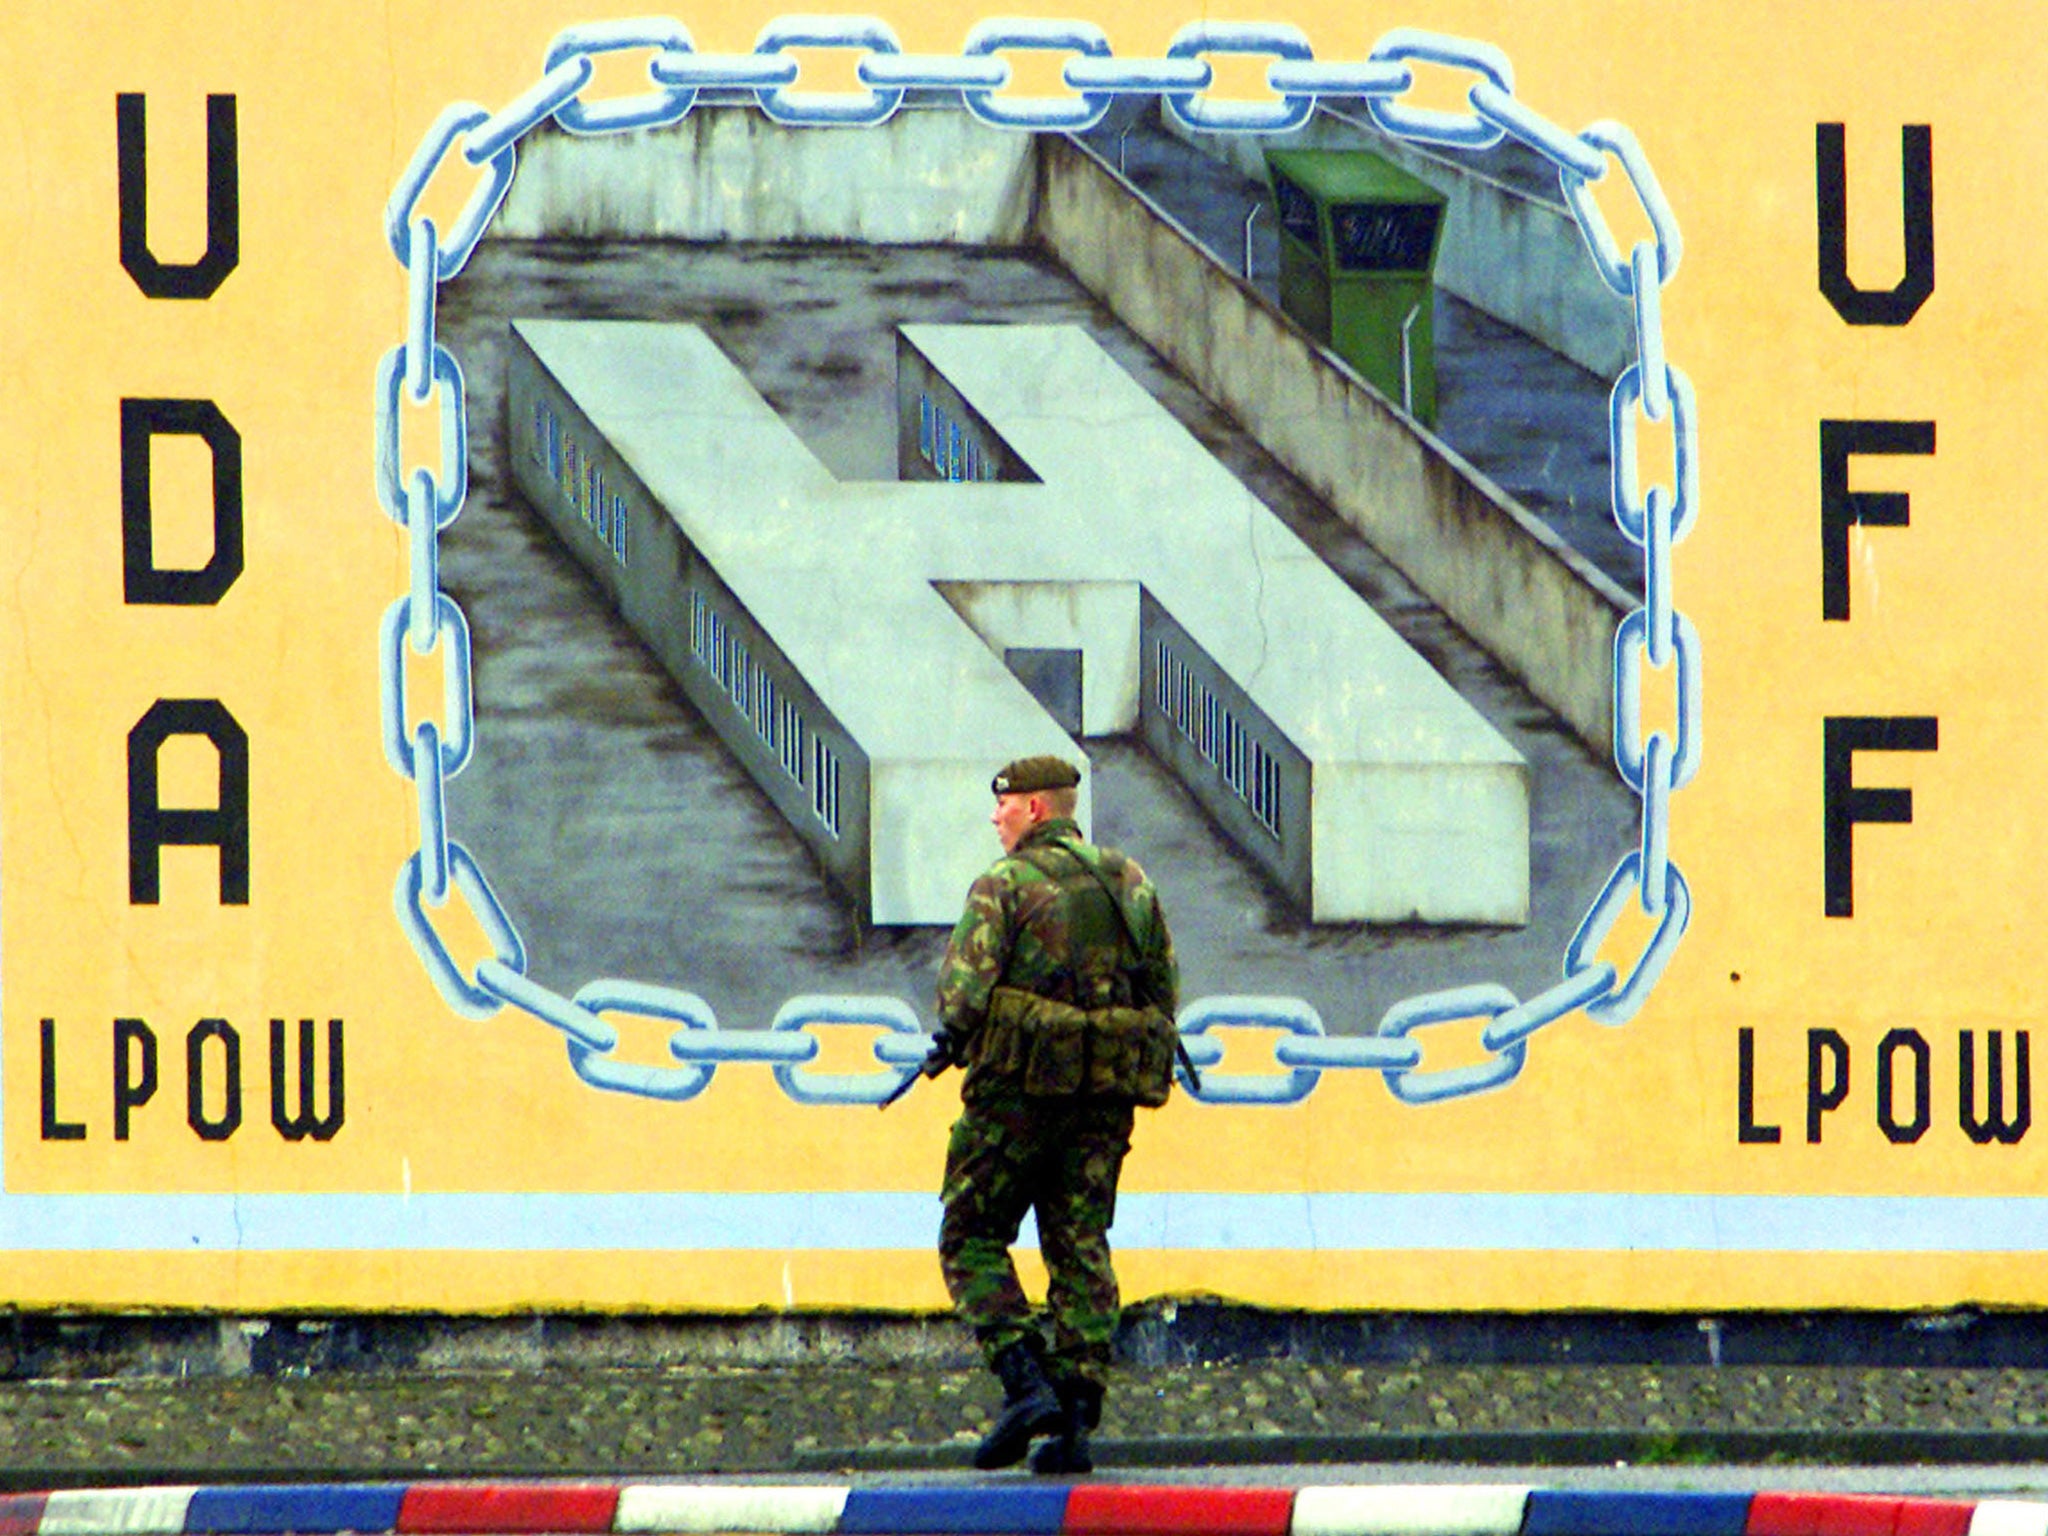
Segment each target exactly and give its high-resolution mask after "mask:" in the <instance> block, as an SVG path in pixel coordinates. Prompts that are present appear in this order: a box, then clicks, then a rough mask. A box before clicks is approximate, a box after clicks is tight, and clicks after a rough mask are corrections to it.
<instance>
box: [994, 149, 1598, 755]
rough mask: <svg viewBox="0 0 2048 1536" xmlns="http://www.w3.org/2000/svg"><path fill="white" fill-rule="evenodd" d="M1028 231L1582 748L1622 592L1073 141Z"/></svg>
mask: <svg viewBox="0 0 2048 1536" xmlns="http://www.w3.org/2000/svg"><path fill="white" fill-rule="evenodd" d="M1032 227H1033V231H1034V233H1035V234H1036V235H1037V236H1038V237H1039V239H1041V240H1042V241H1043V242H1044V243H1045V245H1046V246H1047V248H1048V249H1050V251H1051V252H1052V254H1053V255H1054V256H1055V257H1057V258H1058V259H1059V261H1060V262H1061V263H1062V265H1064V266H1065V267H1066V268H1067V270H1068V271H1070V272H1072V273H1073V274H1074V276H1075V277H1076V278H1077V279H1078V280H1079V281H1080V282H1081V283H1082V284H1083V285H1085V286H1086V287H1087V288H1088V289H1089V290H1090V291H1091V292H1093V293H1094V294H1095V295H1096V296H1097V297H1099V298H1100V299H1101V300H1102V301H1103V302H1104V303H1105V304H1107V305H1108V306H1109V307H1110V309H1111V310H1113V311H1114V312H1115V313H1116V316H1117V318H1118V319H1120V320H1121V321H1122V322H1123V323H1124V324H1125V325H1127V326H1129V327H1130V328H1131V329H1132V330H1133V331H1135V332H1136V333H1137V334H1138V335H1139V336H1140V337H1141V338H1142V339H1143V340H1144V341H1146V342H1147V343H1148V344H1150V345H1151V346H1153V347H1155V348H1157V349H1158V350H1159V351H1160V352H1161V353H1162V354H1163V355H1164V356H1165V357H1166V358H1167V360H1168V361H1169V362H1170V363H1172V364H1173V366H1174V367H1176V368H1178V369H1179V370H1180V371H1181V372H1182V373H1184V374H1186V375H1187V376H1188V377H1189V378H1190V379H1191V380H1193V381H1194V383H1195V385H1196V387H1197V388H1198V389H1200V390H1201V391H1202V393H1203V394H1204V395H1206V396H1207V397H1208V398H1209V399H1210V400H1212V401H1214V402H1215V403H1216V404H1217V405H1219V406H1221V407H1222V408H1223V409H1224V410H1227V411H1228V412H1230V414H1231V415H1232V416H1234V417H1236V418H1237V420H1238V421H1240V422H1241V423H1243V425H1244V427H1245V429H1246V430H1247V431H1248V432H1250V433H1251V434H1252V436H1253V437H1254V438H1255V439H1256V440H1257V441H1258V443H1259V445H1260V446H1261V447H1262V448H1264V449H1265V450H1266V451H1267V452H1268V453H1270V454H1272V455H1273V456H1274V458H1276V459H1278V460H1279V461H1280V462H1281V463H1282V464H1283V465H1285V466H1286V467H1287V469H1288V470H1290V471H1291V472H1292V473H1293V474H1295V475H1296V476H1298V477H1299V478H1300V479H1301V480H1302V481H1303V483H1304V484H1306V485H1307V486H1308V487H1309V488H1310V489H1311V490H1312V491H1314V492H1315V494H1316V495H1317V496H1319V497H1320V498H1321V499H1322V500H1323V501H1324V502H1325V503H1326V504H1327V505H1329V506H1330V507H1331V508H1333V509H1334V510H1335V511H1336V512H1337V513H1338V514H1339V515H1340V516H1342V517H1343V518H1344V519H1345V521H1347V522H1348V523H1350V524H1351V525H1352V526H1353V527H1354V528H1356V529H1357V530H1358V531H1359V532H1360V533H1361V534H1363V535H1364V536H1365V537H1366V538H1367V539H1369V540H1370V541H1371V542H1372V543H1373V545H1374V546H1375V547H1376V548H1377V549H1379V551H1380V552H1381V553H1382V554H1384V555H1385V556H1386V557H1387V558H1388V559H1389V560H1392V561H1393V562H1394V563H1395V564H1396V565H1397V566H1399V567H1400V568H1401V569H1402V571H1403V572H1405V573H1406V574H1407V576H1408V577H1409V579H1410V580H1412V581H1414V583H1415V584H1416V585H1417V586H1418V587H1420V588H1421V589H1422V591H1423V592H1424V593H1426V594H1427V595H1428V596H1429V598H1430V599H1431V601H1433V602H1435V603H1436V604H1437V605H1438V606H1439V607H1440V608H1442V609H1443V610H1444V612H1445V613H1446V614H1448V615H1449V616H1450V618H1451V620H1452V621H1453V622H1454V623H1456V624H1457V625H1458V626H1459V627H1460V628H1461V629H1463V630H1464V631H1465V632H1466V633H1467V634H1469V635H1471V636H1472V637H1473V638H1474V639H1475V640H1477V641H1478V642H1479V643H1480V644H1481V645H1483V646H1484V647H1486V649H1487V650H1488V651H1490V652H1491V653H1492V654H1493V655H1494V656H1496V657H1498V658H1499V659H1500V661H1501V662H1502V663H1503V664H1504V665H1505V666H1507V667H1508V668H1509V670H1511V671H1512V672H1514V673H1515V675H1516V676H1518V677H1520V678H1521V679H1522V680H1523V682H1525V683H1526V684H1527V685H1528V687H1529V689H1530V691H1531V692H1533V693H1534V694H1535V695H1536V696H1537V697H1538V698H1540V699H1541V700H1542V701H1543V702H1544V703H1545V704H1547V705H1548V706H1549V707H1550V708H1552V709H1554V710H1556V711H1557V712H1558V714H1560V715H1561V716H1563V717H1564V719H1565V720H1566V721H1568V722H1569V723H1570V725H1571V727H1572V729H1573V730H1574V731H1575V732H1576V733H1577V734H1578V735H1579V736H1580V737H1581V738H1583V739H1584V740H1585V741H1586V742H1588V743H1589V744H1590V745H1592V746H1593V747H1595V749H1596V750H1600V751H1605V750H1607V748H1608V747H1609V746H1610V744H1611V743H1612V740H1613V718H1614V716H1613V710H1614V702H1613V691H1612V682H1611V667H1612V661H1611V654H1612V646H1613V638H1614V630H1615V626H1616V624H1617V623H1619V621H1620V619H1621V617H1622V615H1623V614H1624V613H1625V612H1627V611H1628V609H1629V608H1631V607H1633V606H1634V605H1633V603H1631V602H1630V600H1629V599H1628V597H1627V595H1626V594H1625V593H1623V592H1622V590H1621V589H1620V588H1619V587H1618V586H1616V585H1615V583H1614V582H1613V581H1611V580H1610V579H1609V578H1607V577H1606V576H1604V575H1602V574H1601V573H1600V572H1599V571H1598V570H1597V569H1596V568H1595V567H1594V566H1593V564H1592V563H1591V562H1590V561H1588V560H1587V559H1585V558H1584V557H1583V556H1581V555H1580V554H1578V553H1577V552H1576V551H1575V550H1573V549H1571V548H1570V547H1568V546H1567V545H1566V544H1565V543H1564V542H1563V541H1562V540H1560V539H1559V538H1558V537H1557V535H1556V534H1554V533H1552V532H1551V531H1550V530H1549V529H1548V528H1546V527H1544V526H1543V525H1542V524H1541V523H1540V522H1538V521H1537V520H1536V519H1535V518H1534V517H1532V516H1530V514H1529V513H1528V512H1526V511H1524V510H1523V509H1522V508H1521V507H1519V506H1517V505H1516V504H1515V503H1514V502H1513V501H1512V500H1510V499H1509V498H1508V497H1507V496H1506V495H1505V494H1503V493H1502V492H1501V491H1500V490H1498V489H1497V488H1496V487H1494V486H1493V485H1492V484H1491V482H1489V481H1487V480H1486V479H1485V477H1483V476H1482V475H1480V474H1479V472H1478V471H1477V470H1475V469H1473V468H1472V467H1471V466H1470V465H1469V464H1467V463H1466V462H1465V461H1464V460H1463V459H1461V458H1459V457H1458V456H1457V454H1456V453H1454V452H1453V451H1452V450H1451V449H1450V448H1449V447H1447V446H1446V445H1445V444H1444V443H1442V442H1441V441H1439V440H1438V439H1437V438H1435V437H1434V436H1432V435H1431V434H1429V433H1428V432H1426V431H1425V430H1424V429H1423V428H1421V427H1420V426H1419V425H1418V424H1416V423H1415V422H1414V421H1413V419H1412V418H1410V417H1408V416H1406V415H1404V414H1403V413H1402V412H1401V411H1400V409H1399V408H1398V407H1397V406H1395V405H1394V404H1392V402H1390V401H1389V400H1387V399H1386V397H1385V396H1383V395H1381V394H1380V393H1379V392H1378V391H1376V390H1374V389H1373V388H1372V387H1371V386H1370V385H1369V384H1367V383H1366V382H1365V381H1364V380H1362V379H1361V378H1359V377H1358V375H1357V374H1356V373H1355V372H1353V371H1352V370H1351V369H1350V368H1349V367H1347V366H1346V365H1345V364H1343V363H1342V362H1341V361H1339V360H1338V359H1337V358H1335V357H1334V356H1333V355H1332V354H1330V353H1328V352H1326V351H1325V350H1324V349H1323V348H1321V347H1320V346H1318V345H1317V344H1316V343H1315V342H1314V341H1313V340H1311V339H1310V338H1309V336H1308V335H1307V334H1306V333H1305V332H1303V331H1302V330H1300V329H1299V328H1298V327H1296V326H1295V325H1294V324H1293V322H1292V321H1290V320H1288V319H1287V318H1286V316H1284V315H1282V314H1281V313H1280V312H1279V311H1278V310H1277V309H1275V308H1274V307H1273V306H1271V305H1270V304H1268V303H1267V302H1266V301H1265V300H1264V299H1263V298H1261V297H1260V296H1259V295H1258V294H1256V293H1254V292H1253V291H1251V290H1250V289H1248V288H1246V287H1245V286H1244V285H1243V284H1242V283H1241V282H1240V281H1239V280H1238V279H1237V277H1236V276H1235V275H1234V274H1233V273H1231V272H1230V271H1229V270H1228V269H1226V268H1225V267H1223V266H1222V265H1221V264H1220V263H1218V262H1217V261H1216V260H1215V259H1214V258H1213V257H1212V256H1210V255H1209V253H1208V252H1207V251H1205V250H1203V249H1202V247H1201V246H1200V245H1199V244H1198V243H1197V242H1196V241H1195V240H1194V239H1193V238H1192V237H1191V236H1189V235H1188V234H1187V232H1186V231H1185V230H1183V229H1182V228H1181V227H1180V226H1179V225H1178V224H1176V223H1175V222H1174V221H1173V220H1172V219H1171V218H1170V217H1168V216H1167V215H1166V214H1165V213H1164V212H1163V211H1161V210H1160V209H1159V208H1157V207H1156V206H1154V205H1153V204H1152V203H1150V202H1149V201H1147V200H1146V199H1145V198H1144V197H1143V196H1142V194H1140V193H1139V192H1137V190H1136V189H1135V188H1133V187H1132V186H1131V185H1130V184H1129V183H1128V182H1126V181H1124V180H1123V179H1122V178H1121V177H1119V176H1118V175H1117V174H1116V173H1115V172H1114V171H1113V170H1111V169H1110V167H1109V166H1107V165H1106V164H1104V163H1103V162H1102V161H1101V160H1100V159H1098V158H1097V157H1096V156H1095V155H1094V154H1093V153H1092V152H1090V151H1089V150H1088V149H1087V148H1085V147H1084V146H1082V145H1081V144H1079V143H1077V142H1076V141H1074V140H1073V139H1069V138H1050V137H1048V138H1046V139H1044V140H1043V141H1042V142H1041V144H1040V148H1039V179H1038V198H1037V214H1036V217H1035V220H1034V223H1033V226H1032Z"/></svg>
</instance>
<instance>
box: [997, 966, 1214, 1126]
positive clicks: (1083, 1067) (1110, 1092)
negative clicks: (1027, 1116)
mask: <svg viewBox="0 0 2048 1536" xmlns="http://www.w3.org/2000/svg"><path fill="white" fill-rule="evenodd" d="M1178 1039H1179V1036H1178V1032H1177V1031H1176V1030H1175V1028H1174V1022H1173V1020H1172V1019H1171V1018H1169V1017H1168V1016H1167V1015H1166V1014H1165V1013H1164V1012H1163V1011H1162V1010H1160V1009H1158V1008H1122V1007H1109V1008H1077V1007H1075V1006H1074V1005H1073V1004H1071V1003H1062V1002H1058V1001H1056V1000H1054V999H1053V998H1049V997H1040V996H1039V995H1038V994H1037V993H1035V992H1025V991H1023V990H1021V989H1019V988H1017V987H997V988H996V989H995V991H994V992H993V993H992V994H991V995H990V997H989V1005H988V1018H987V1023H986V1024H985V1025H984V1026H983V1028H982V1029H981V1030H980V1031H979V1032H978V1037H977V1040H976V1045H977V1047H978V1049H977V1051H976V1055H975V1061H974V1068H975V1075H976V1076H984V1077H986V1079H987V1080H989V1081H991V1082H1002V1083H1007V1084H1011V1085H1014V1086H1016V1087H1020V1088H1022V1089H1023V1091H1024V1092H1025V1093H1026V1094H1028V1095H1030V1096H1032V1097H1034V1098H1060V1099H1071V1098H1089V1099H1102V1100H1109V1101H1114V1102H1121V1103H1126V1104H1137V1105H1141V1106H1143V1107H1145V1108H1147V1109H1156V1108H1158V1107H1159V1106H1160V1105H1161V1104H1164V1103H1165V1102H1166V1098H1167V1094H1168V1093H1169V1092H1171V1091H1172V1088H1173V1063H1174V1047H1175V1045H1176V1044H1177V1043H1178Z"/></svg>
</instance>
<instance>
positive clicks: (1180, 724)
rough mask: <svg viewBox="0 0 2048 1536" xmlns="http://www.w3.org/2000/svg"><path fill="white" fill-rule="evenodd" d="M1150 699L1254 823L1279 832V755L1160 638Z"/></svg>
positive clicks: (1276, 832)
mask: <svg viewBox="0 0 2048 1536" xmlns="http://www.w3.org/2000/svg"><path fill="white" fill-rule="evenodd" d="M1155 659H1156V661H1157V666H1156V667H1155V669H1154V676H1153V685H1152V686H1153V698H1154V701H1155V702H1156V703H1157V705H1158V707H1159V713H1160V714H1161V715H1162V716H1164V717H1165V719H1166V720H1167V722H1168V723H1169V724H1171V725H1172V726H1173V728H1174V730H1176V731H1177V732H1179V733H1180V735H1181V736H1182V737H1184V738H1185V739H1186V740H1187V742H1188V744H1189V745H1190V746H1192V747H1193V748H1194V749H1195V750H1196V751H1197V752H1199V753H1200V754H1201V756H1202V760H1203V761H1204V762H1206V763H1208V764H1209V765H1210V766H1211V767H1213V768H1215V769H1216V770H1217V772H1218V773H1219V774H1220V775H1221V777H1222V779H1223V782H1224V784H1225V785H1227V786H1228V787H1229V789H1230V791H1231V793H1232V794H1234V795H1236V796H1237V797H1238V799H1240V800H1242V801H1244V802H1245V804H1246V805H1247V806H1248V807H1250V809H1251V813H1252V815H1253V816H1254V817H1255V818H1257V820H1258V822H1259V825H1260V826H1262V827H1264V828H1265V829H1266V830H1267V831H1268V832H1270V833H1272V834H1273V836H1275V837H1278V836H1280V759H1279V758H1278V757H1276V756H1275V755H1274V754H1273V753H1272V752H1270V751H1268V750H1267V749H1266V748H1265V747H1264V746H1263V745H1261V744H1260V743H1259V741H1258V740H1257V739H1256V738H1255V737H1254V736H1253V735H1252V733H1251V731H1250V730H1249V729H1248V728H1247V727H1246V725H1245V724H1244V722H1243V721H1241V720H1239V719H1238V718H1237V715H1236V712H1235V711H1233V710H1232V709H1231V708H1230V706H1229V705H1227V704H1225V703H1224V702H1223V700H1222V698H1221V696H1220V695H1218V694H1217V693H1216V691H1215V690H1214V689H1212V688H1211V687H1210V686H1209V685H1208V683H1207V682H1205V681H1204V680H1203V679H1202V678H1200V677H1198V676H1197V675H1196V673H1195V669H1194V668H1193V667H1191V666H1189V665H1188V664H1187V662H1185V661H1184V660H1182V659H1181V657H1180V656H1179V655H1178V654H1177V653H1176V652H1175V650H1174V648H1173V647H1172V646H1171V645H1170V644H1169V643H1168V642H1166V641H1164V640H1161V641H1159V642H1157V647H1156V650H1155Z"/></svg>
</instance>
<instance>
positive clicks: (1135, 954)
mask: <svg viewBox="0 0 2048 1536" xmlns="http://www.w3.org/2000/svg"><path fill="white" fill-rule="evenodd" d="M1056 846H1060V845H1056ZM1067 856H1068V857H1069V858H1071V859H1072V860H1073V861H1074V862H1075V863H1076V864H1078V865H1080V866H1081V867H1082V868H1083V869H1085V870H1087V871H1088V874H1089V876H1090V877H1091V878H1092V879H1093V880H1094V881H1095V883H1096V885H1097V886H1099V887H1100V888H1101V890H1102V894H1103V895H1104V896H1106V897H1108V898H1109V904H1110V906H1111V908H1112V909H1114V910H1115V912H1116V920H1117V924H1118V926H1120V927H1121V928H1122V929H1123V931H1124V942H1125V943H1126V944H1128V945H1129V946H1130V951H1131V959H1132V961H1133V962H1134V963H1137V964H1143V963H1144V959H1145V949H1144V946H1143V945H1141V944H1140V943H1139V942H1138V936H1137V935H1136V934H1135V933H1133V932H1132V931H1131V919H1130V914H1129V913H1127V912H1126V911H1125V910H1124V901H1123V897H1122V896H1120V895H1118V894H1117V892H1115V891H1114V890H1112V889H1110V884H1109V881H1108V880H1106V879H1104V878H1103V874H1102V871H1101V870H1100V869H1098V868H1096V867H1095V866H1094V865H1093V864H1090V863H1089V862H1088V861H1087V860H1086V859H1084V858H1082V857H1081V855H1080V854H1078V853H1076V852H1074V851H1073V850H1072V849H1071V848H1069V849H1067ZM1013 857H1015V858H1020V859H1022V860H1023V861H1024V862H1025V863H1026V864H1029V865H1030V866H1031V867H1032V868H1033V869H1035V870H1037V871H1038V872H1039V873H1040V874H1041V875H1044V876H1045V877H1046V879H1048V880H1056V879H1058V878H1059V877H1058V876H1057V875H1055V874H1054V873H1053V872H1052V871H1051V870H1049V869H1047V868H1046V867H1045V866H1044V865H1043V864H1041V863H1039V862H1038V860H1036V859H1034V858H1032V857H1031V850H1029V849H1019V850H1017V851H1016V852H1015V853H1014V854H1013ZM1173 1054H1174V1057H1175V1058H1176V1059H1177V1060H1178V1061H1179V1062H1180V1066H1181V1070H1182V1071H1184V1072H1186V1073H1187V1075H1188V1086H1189V1087H1190V1088H1191V1089H1193V1090H1194V1091H1195V1092H1196V1093H1200V1092H1201V1091H1202V1074H1201V1073H1200V1072H1199V1071H1197V1070H1196V1069H1195V1063H1194V1058H1193V1057H1191V1056H1189V1055H1188V1047H1187V1042H1186V1041H1184V1040H1182V1039H1181V1037H1180V1031H1179V1029H1177V1028H1176V1029H1175V1030H1174V1032H1173Z"/></svg>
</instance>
